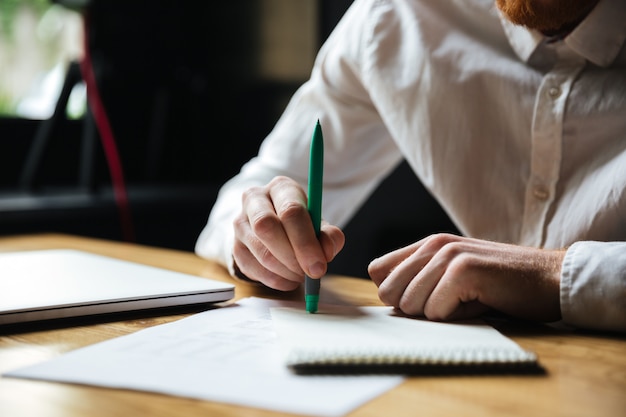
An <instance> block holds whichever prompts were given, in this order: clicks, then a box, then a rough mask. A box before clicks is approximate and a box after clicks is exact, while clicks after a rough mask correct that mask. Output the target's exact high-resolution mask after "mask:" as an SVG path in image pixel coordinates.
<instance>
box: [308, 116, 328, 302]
mask: <svg viewBox="0 0 626 417" xmlns="http://www.w3.org/2000/svg"><path fill="white" fill-rule="evenodd" d="M323 176H324V137H323V136H322V126H320V121H319V120H318V121H317V123H316V125H315V130H313V137H312V138H311V150H310V154H309V196H308V203H307V208H308V210H309V215H310V216H311V221H312V222H313V228H314V229H315V235H316V236H317V237H318V238H319V235H320V227H321V223H322V183H323ZM319 299H320V279H313V278H311V277H309V276H308V275H307V276H305V277H304V300H305V302H306V311H307V312H309V313H315V312H316V311H317V303H318V302H319Z"/></svg>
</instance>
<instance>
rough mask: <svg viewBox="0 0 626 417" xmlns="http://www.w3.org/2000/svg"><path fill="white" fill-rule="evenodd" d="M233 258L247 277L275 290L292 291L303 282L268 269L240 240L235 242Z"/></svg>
mask: <svg viewBox="0 0 626 417" xmlns="http://www.w3.org/2000/svg"><path fill="white" fill-rule="evenodd" d="M233 259H234V260H235V263H236V264H237V266H238V268H239V270H240V271H241V273H243V274H244V275H245V276H246V277H248V278H250V279H252V280H254V281H259V282H261V283H262V284H264V285H266V286H268V287H270V288H273V289H275V290H280V291H291V290H294V289H296V288H298V286H299V285H300V283H301V280H300V281H297V280H296V281H294V280H290V279H286V278H284V277H283V276H281V275H279V274H276V273H274V272H272V271H271V270H269V269H267V268H266V267H265V266H263V265H262V264H261V263H260V262H258V260H257V259H258V258H257V257H256V256H255V255H253V254H252V252H250V250H248V247H247V246H245V245H244V244H242V243H241V242H239V241H238V242H236V243H235V247H234V248H233Z"/></svg>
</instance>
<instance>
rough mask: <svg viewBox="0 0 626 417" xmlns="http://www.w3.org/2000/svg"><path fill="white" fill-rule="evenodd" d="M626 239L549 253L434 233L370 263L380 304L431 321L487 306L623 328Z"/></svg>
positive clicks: (596, 326)
mask: <svg viewBox="0 0 626 417" xmlns="http://www.w3.org/2000/svg"><path fill="white" fill-rule="evenodd" d="M625 271H626V243H625V242H602V243H601V242H577V243H575V244H573V245H572V246H571V247H570V248H569V249H568V250H567V251H566V250H546V249H536V248H529V247H522V246H516V245H509V244H503V243H494V242H489V241H484V240H478V239H470V238H465V237H460V236H453V235H445V234H444V235H433V236H430V237H427V238H425V239H423V240H420V241H419V242H416V243H414V244H412V245H410V246H407V247H405V248H402V249H399V250H397V251H394V252H391V253H389V254H387V255H385V256H383V257H381V258H378V259H376V260H374V261H372V263H371V264H370V267H369V272H370V275H371V277H372V280H373V281H374V282H375V283H376V285H377V286H378V288H379V296H380V298H381V300H382V301H383V302H385V303H386V304H388V305H393V306H395V307H397V308H399V309H400V310H402V311H403V312H405V313H407V314H412V315H423V316H426V317H427V318H429V319H433V320H454V319H461V318H468V317H474V316H478V315H480V314H482V313H484V312H485V311H487V310H489V309H495V310H498V311H501V312H503V313H506V314H509V315H512V316H515V317H520V318H524V319H530V320H537V321H546V322H547V321H555V320H559V319H561V318H563V320H564V321H565V322H566V323H568V324H571V325H574V326H578V327H583V328H590V329H598V330H612V331H626V272H625Z"/></svg>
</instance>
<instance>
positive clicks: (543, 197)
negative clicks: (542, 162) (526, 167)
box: [533, 187, 550, 201]
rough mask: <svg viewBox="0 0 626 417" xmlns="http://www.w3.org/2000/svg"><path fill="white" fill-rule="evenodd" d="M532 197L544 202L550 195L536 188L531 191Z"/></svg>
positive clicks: (543, 189)
mask: <svg viewBox="0 0 626 417" xmlns="http://www.w3.org/2000/svg"><path fill="white" fill-rule="evenodd" d="M533 195H534V196H535V198H536V199H537V200H541V201H546V200H547V199H548V197H549V196H550V193H548V191H547V190H546V189H545V188H542V187H537V188H535V189H534V190H533Z"/></svg>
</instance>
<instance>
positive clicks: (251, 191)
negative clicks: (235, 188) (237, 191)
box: [241, 186, 263, 205]
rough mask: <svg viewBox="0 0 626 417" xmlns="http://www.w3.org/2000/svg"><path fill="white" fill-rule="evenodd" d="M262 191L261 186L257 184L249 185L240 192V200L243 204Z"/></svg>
mask: <svg viewBox="0 0 626 417" xmlns="http://www.w3.org/2000/svg"><path fill="white" fill-rule="evenodd" d="M262 192H263V187H259V186H255V187H250V188H248V189H246V190H245V191H244V192H243V193H241V201H242V202H243V203H244V205H245V203H246V202H247V201H249V200H251V199H252V198H255V197H256V196H258V195H259V194H260V193H262Z"/></svg>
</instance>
